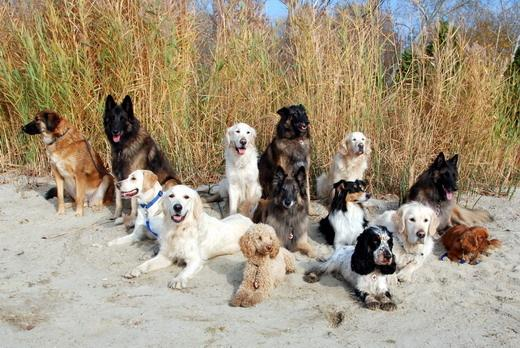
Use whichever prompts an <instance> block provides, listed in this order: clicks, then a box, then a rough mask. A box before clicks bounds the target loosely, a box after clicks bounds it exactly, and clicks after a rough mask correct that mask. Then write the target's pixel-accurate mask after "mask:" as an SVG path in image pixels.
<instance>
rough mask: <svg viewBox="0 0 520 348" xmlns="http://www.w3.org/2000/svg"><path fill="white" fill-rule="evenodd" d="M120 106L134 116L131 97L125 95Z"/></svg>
mask: <svg viewBox="0 0 520 348" xmlns="http://www.w3.org/2000/svg"><path fill="white" fill-rule="evenodd" d="M121 107H122V108H123V110H125V111H126V113H127V114H128V116H130V117H133V116H134V107H133V105H132V98H130V96H129V95H127V96H125V99H123V104H121Z"/></svg>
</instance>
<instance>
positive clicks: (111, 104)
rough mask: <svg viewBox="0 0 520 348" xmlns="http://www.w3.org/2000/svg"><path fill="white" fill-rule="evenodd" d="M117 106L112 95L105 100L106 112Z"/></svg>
mask: <svg viewBox="0 0 520 348" xmlns="http://www.w3.org/2000/svg"><path fill="white" fill-rule="evenodd" d="M115 106H116V101H115V100H114V98H113V97H112V95H110V94H109V95H108V96H107V99H105V110H112V109H113V108H114V107H115Z"/></svg>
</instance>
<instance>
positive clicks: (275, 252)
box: [269, 233, 280, 259]
mask: <svg viewBox="0 0 520 348" xmlns="http://www.w3.org/2000/svg"><path fill="white" fill-rule="evenodd" d="M271 239H272V241H273V249H272V250H271V253H270V254H269V256H270V257H271V258H272V259H274V258H275V257H276V256H277V255H278V253H279V252H280V240H279V239H278V236H276V233H271Z"/></svg>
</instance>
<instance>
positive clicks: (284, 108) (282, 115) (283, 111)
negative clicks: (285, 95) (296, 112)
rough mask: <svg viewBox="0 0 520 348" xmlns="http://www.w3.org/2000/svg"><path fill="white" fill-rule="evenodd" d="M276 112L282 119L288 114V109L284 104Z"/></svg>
mask: <svg viewBox="0 0 520 348" xmlns="http://www.w3.org/2000/svg"><path fill="white" fill-rule="evenodd" d="M276 113H277V114H278V115H280V117H281V118H282V119H284V118H287V116H289V109H288V108H286V107H285V106H284V107H283V108H281V109H280V110H278V111H277V112H276Z"/></svg>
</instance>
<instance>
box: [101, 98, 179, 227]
mask: <svg viewBox="0 0 520 348" xmlns="http://www.w3.org/2000/svg"><path fill="white" fill-rule="evenodd" d="M103 124H104V127H105V134H106V136H107V138H108V141H109V142H110V146H111V148H112V172H113V175H114V178H115V180H116V181H121V180H123V179H126V178H127V177H128V176H129V175H130V173H132V172H133V171H135V170H137V169H146V170H151V171H152V172H154V173H155V175H157V177H158V178H159V182H160V183H161V185H163V186H166V187H168V186H170V185H176V184H179V183H180V180H179V179H178V178H177V176H176V174H175V172H174V170H173V169H172V167H171V165H170V163H169V162H168V160H167V159H166V157H165V156H164V154H163V152H162V151H161V150H160V149H159V147H158V146H157V144H156V143H155V141H154V140H153V139H152V137H151V136H150V135H149V134H148V133H147V132H146V130H145V129H144V128H143V127H141V125H140V123H139V120H138V119H137V118H136V117H135V116H134V110H133V106H132V99H131V98H130V96H128V95H127V96H126V97H125V98H124V99H123V103H121V104H117V103H116V102H115V100H114V98H113V97H112V96H111V95H109V96H108V97H107V98H106V101H105V114H104V120H103ZM135 204H136V203H135V202H133V201H132V213H131V216H132V217H133V216H135V214H136V212H137V211H136V208H137V207H136V206H135ZM121 213H122V202H121V193H120V192H119V190H117V188H116V210H115V213H114V218H118V217H120V216H121Z"/></svg>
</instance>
